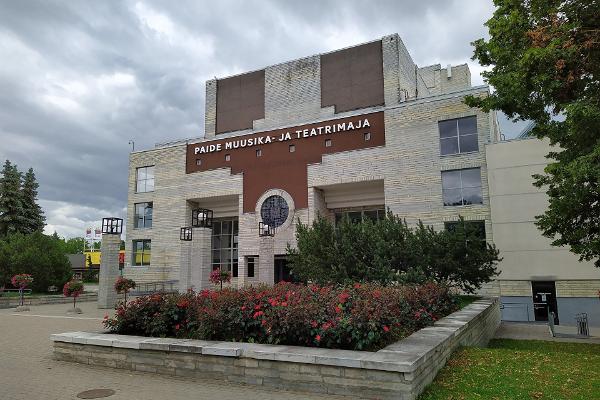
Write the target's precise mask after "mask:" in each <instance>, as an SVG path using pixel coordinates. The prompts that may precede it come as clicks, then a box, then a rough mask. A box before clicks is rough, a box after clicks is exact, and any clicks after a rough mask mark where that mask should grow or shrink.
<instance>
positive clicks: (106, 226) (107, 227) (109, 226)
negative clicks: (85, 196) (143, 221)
mask: <svg viewBox="0 0 600 400" xmlns="http://www.w3.org/2000/svg"><path fill="white" fill-rule="evenodd" d="M102 233H103V234H108V235H120V234H121V233H123V219H122V218H114V217H111V218H102Z"/></svg>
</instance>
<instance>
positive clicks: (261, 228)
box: [258, 222, 275, 237]
mask: <svg viewBox="0 0 600 400" xmlns="http://www.w3.org/2000/svg"><path fill="white" fill-rule="evenodd" d="M258 236H261V237H266V236H275V228H273V227H272V226H270V225H268V224H265V223H264V222H259V223H258Z"/></svg>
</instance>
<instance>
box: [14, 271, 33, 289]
mask: <svg viewBox="0 0 600 400" xmlns="http://www.w3.org/2000/svg"><path fill="white" fill-rule="evenodd" d="M31 282H33V277H32V276H31V275H30V274H18V275H15V276H13V277H12V278H11V279H10V283H12V285H13V286H14V287H16V288H17V289H25V288H26V287H27V286H29V285H31Z"/></svg>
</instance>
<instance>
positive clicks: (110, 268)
mask: <svg viewBox="0 0 600 400" xmlns="http://www.w3.org/2000/svg"><path fill="white" fill-rule="evenodd" d="M120 248H121V235H114V234H102V245H101V247H100V251H101V254H102V257H101V260H100V276H99V287H98V308H111V309H112V308H115V305H116V304H117V292H116V291H115V281H116V280H117V277H118V276H119V249H120Z"/></svg>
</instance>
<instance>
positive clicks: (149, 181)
mask: <svg viewBox="0 0 600 400" xmlns="http://www.w3.org/2000/svg"><path fill="white" fill-rule="evenodd" d="M135 191H136V192H137V193H144V192H153V191H154V166H153V165H152V166H149V167H141V168H137V169H136V170H135Z"/></svg>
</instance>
